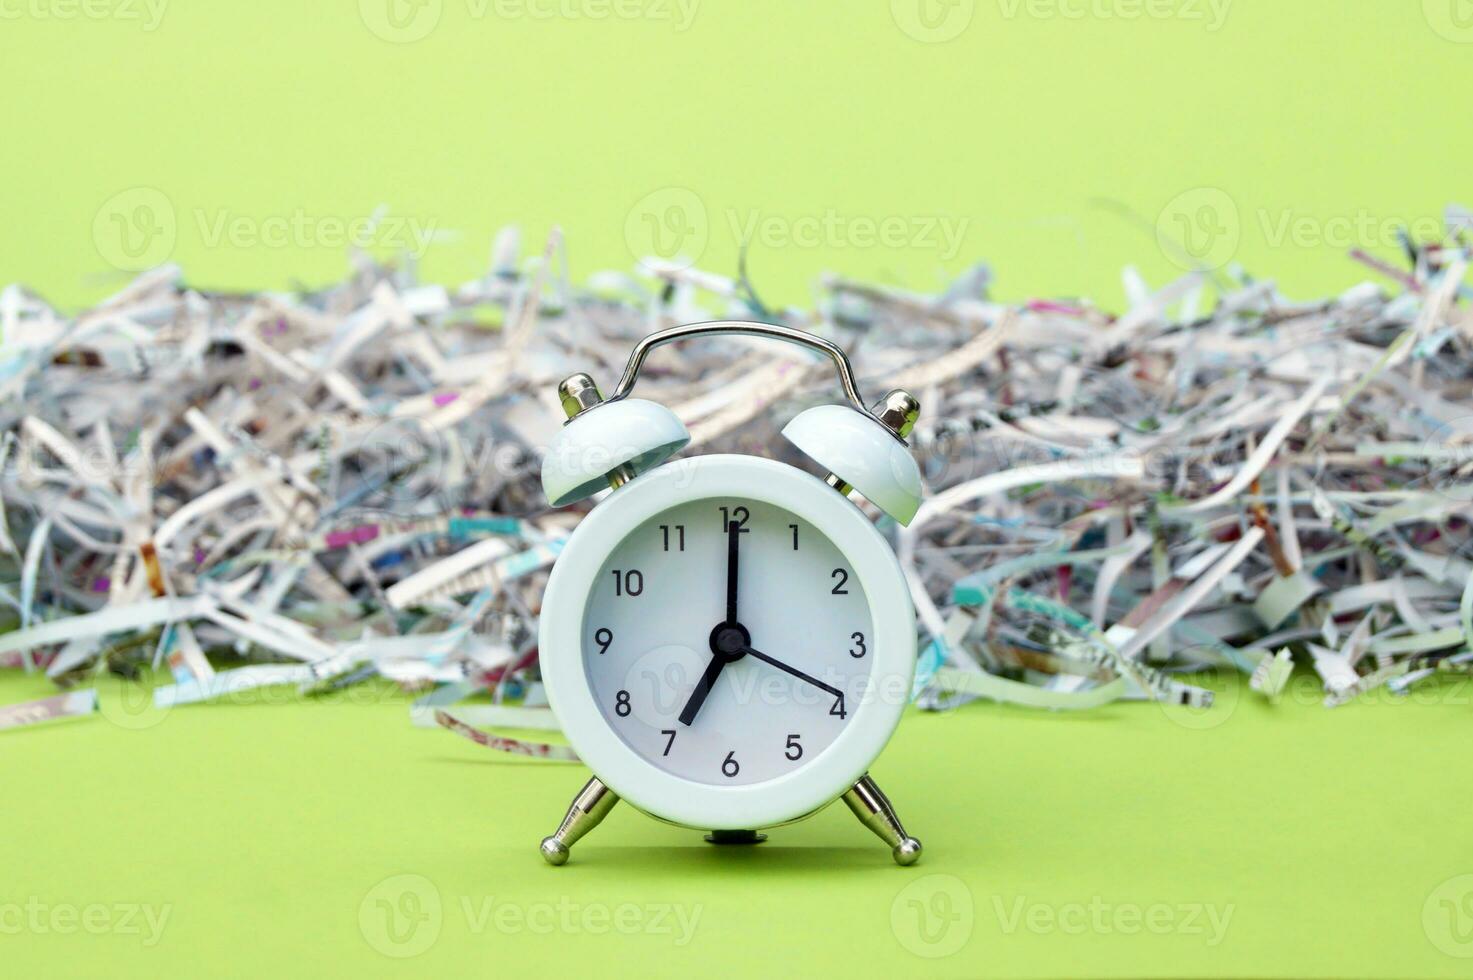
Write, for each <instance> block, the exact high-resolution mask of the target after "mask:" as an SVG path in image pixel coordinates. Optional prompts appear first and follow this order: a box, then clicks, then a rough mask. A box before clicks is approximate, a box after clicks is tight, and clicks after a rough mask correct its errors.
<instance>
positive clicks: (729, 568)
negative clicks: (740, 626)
mask: <svg viewBox="0 0 1473 980" xmlns="http://www.w3.org/2000/svg"><path fill="white" fill-rule="evenodd" d="M741 539H742V529H741V528H740V527H738V526H737V522H736V521H730V522H728V523H727V525H726V621H727V622H728V623H735V622H736V621H737V550H738V549H737V546H738V544H740V542H741Z"/></svg>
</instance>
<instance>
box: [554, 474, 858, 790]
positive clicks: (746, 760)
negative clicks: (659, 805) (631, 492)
mask: <svg viewBox="0 0 1473 980" xmlns="http://www.w3.org/2000/svg"><path fill="white" fill-rule="evenodd" d="M845 506H848V505H847V504H845ZM732 527H735V528H737V530H736V532H735V534H733V533H732V532H731V530H730V529H731V528H732ZM733 542H734V543H735V546H736V556H735V558H736V566H737V576H736V579H735V587H736V588H735V593H736V594H735V603H736V608H735V609H734V610H732V609H730V608H729V606H728V603H729V600H730V597H729V596H728V579H729V574H728V573H729V568H730V564H731V561H732V554H731V552H732V545H733ZM840 544H841V543H839V542H835V541H832V540H830V539H829V538H828V537H826V536H825V535H824V534H823V533H821V532H820V531H819V530H818V529H817V528H815V527H814V526H813V525H812V524H811V523H809V522H808V521H806V520H804V519H803V518H801V517H799V516H797V515H796V514H793V513H791V512H789V511H788V510H786V509H784V508H782V507H779V506H776V505H774V504H771V503H766V502H763V501H759V500H755V499H750V498H741V497H729V498H728V497H710V498H705V499H700V500H696V501H692V502H689V503H683V504H678V505H676V506H673V507H670V508H668V509H666V510H663V511H661V512H659V513H657V514H655V515H654V516H653V517H650V518H648V519H647V520H645V521H644V522H643V523H642V524H640V525H638V526H637V527H635V529H634V530H633V531H632V532H630V533H628V534H627V535H625V536H624V537H623V539H622V540H621V541H619V543H618V544H616V545H615V547H614V548H613V549H612V550H611V551H610V552H609V554H608V557H607V559H606V560H605V561H604V563H603V566H602V569H601V570H600V572H599V573H598V575H597V576H596V577H595V579H594V581H593V583H592V587H591V589H590V592H589V594H588V599H587V603H586V605H585V607H584V615H583V623H582V628H581V634H582V637H581V647H582V662H583V669H584V671H585V672H586V676H587V680H588V686H589V690H590V691H591V693H592V695H593V699H594V702H595V704H596V705H597V706H598V709H599V711H600V712H602V714H603V716H604V719H605V722H606V723H607V725H608V727H609V728H610V729H611V730H612V731H614V732H615V733H616V734H617V735H618V737H619V738H620V739H622V740H623V742H624V743H625V744H626V745H627V746H628V747H629V748H630V749H632V750H633V751H634V752H635V753H636V754H637V755H638V756H640V757H641V758H643V759H644V760H646V761H647V762H648V763H649V764H651V765H652V766H654V767H656V768H658V769H660V770H662V771H664V772H667V773H669V774H671V775H674V776H677V777H679V778H681V779H685V780H690V781H694V782H699V783H707V784H711V785H714V786H740V785H747V784H753V783H761V782H765V781H767V780H771V779H775V778H777V777H780V776H784V775H787V774H789V773H793V772H795V771H797V770H799V769H802V768H803V767H805V766H807V765H809V764H810V763H812V762H813V761H814V760H816V759H818V757H819V756H820V755H821V754H822V753H823V752H824V750H825V749H827V748H828V747H829V746H830V744H832V743H833V742H834V741H835V739H837V738H838V737H839V736H840V735H841V734H842V733H843V732H844V730H845V726H846V725H847V724H849V723H850V722H851V721H852V719H853V718H854V717H855V712H856V710H857V708H858V707H859V705H860V704H861V702H862V700H863V698H864V695H865V691H866V687H867V685H868V684H869V682H870V675H871V668H872V665H873V664H874V662H875V657H874V652H873V651H874V643H875V639H874V631H873V624H872V622H871V614H870V603H869V601H868V599H867V597H866V595H865V592H864V589H863V588H862V586H861V584H860V576H859V575H858V574H856V571H855V569H854V567H853V566H852V565H851V563H850V561H849V560H848V559H847V558H846V556H845V554H844V551H843V550H842V548H841V547H840ZM733 613H734V616H733ZM708 680H709V682H710V683H709V684H708V683H707V681H708Z"/></svg>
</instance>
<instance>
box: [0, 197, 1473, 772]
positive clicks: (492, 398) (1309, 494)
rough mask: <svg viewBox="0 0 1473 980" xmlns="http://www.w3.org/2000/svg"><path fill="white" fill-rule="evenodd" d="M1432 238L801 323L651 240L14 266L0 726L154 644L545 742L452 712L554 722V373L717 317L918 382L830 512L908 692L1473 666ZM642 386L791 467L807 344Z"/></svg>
mask: <svg viewBox="0 0 1473 980" xmlns="http://www.w3.org/2000/svg"><path fill="white" fill-rule="evenodd" d="M1447 220H1448V228H1447V234H1446V236H1445V237H1444V238H1443V239H1442V240H1441V241H1436V242H1414V241H1410V240H1407V241H1406V242H1405V257H1404V261H1403V262H1400V263H1388V262H1386V261H1384V260H1380V259H1375V258H1372V257H1370V256H1366V255H1363V254H1359V253H1357V254H1355V255H1353V256H1352V257H1351V258H1352V260H1354V261H1355V262H1359V263H1360V265H1359V266H1357V265H1354V264H1351V263H1350V262H1348V263H1347V268H1348V269H1358V270H1359V271H1360V273H1361V274H1362V275H1367V276H1370V277H1371V278H1370V280H1369V281H1364V282H1361V283H1360V284H1358V285H1355V286H1353V287H1352V288H1350V289H1348V290H1346V291H1345V292H1344V293H1342V294H1341V295H1339V296H1336V297H1333V298H1330V299H1324V300H1320V301H1316V302H1307V303H1306V302H1297V301H1293V300H1290V299H1287V298H1285V297H1284V296H1283V295H1281V294H1280V293H1279V291H1278V290H1277V289H1276V287H1275V285H1274V283H1272V282H1269V281H1258V280H1255V279H1253V278H1251V277H1250V276H1248V275H1247V274H1246V273H1244V272H1243V271H1242V270H1239V269H1236V268H1233V269H1229V270H1225V271H1221V272H1216V273H1213V272H1207V271H1201V272H1193V273H1188V274H1186V275H1183V276H1182V277H1181V278H1180V279H1178V280H1176V281H1174V282H1171V283H1169V284H1167V285H1165V286H1163V287H1161V288H1160V289H1157V290H1154V291H1153V290H1151V289H1150V288H1148V287H1147V286H1146V285H1145V284H1144V282H1143V281H1142V280H1141V278H1140V277H1139V276H1138V275H1137V274H1136V273H1134V272H1133V271H1131V270H1127V272H1126V276H1125V284H1126V292H1127V296H1128V302H1127V304H1126V305H1127V308H1126V309H1125V310H1124V311H1123V312H1120V313H1118V314H1113V313H1110V312H1107V311H1105V310H1102V309H1100V308H1099V307H1097V306H1095V305H1094V304H1093V303H1090V302H1088V301H1080V300H1068V301H1047V302H1045V301H1037V302H1032V303H1027V304H1022V305H1019V304H1004V303H1000V302H997V301H994V300H992V299H990V298H989V295H988V290H989V286H990V280H991V277H990V274H989V272H988V269H987V268H986V267H985V266H977V267H975V268H973V269H971V270H970V271H968V272H967V273H966V274H965V275H963V276H961V277H960V278H958V279H957V280H956V281H954V282H953V283H951V284H950V285H949V286H948V287H947V288H945V289H943V290H941V291H940V292H938V293H936V294H923V293H917V292H908V291H903V290H898V289H892V288H887V287H881V286H874V285H866V284H862V283H857V282H851V281H847V280H844V279H840V278H834V277H830V278H828V279H826V280H825V281H824V282H823V283H822V285H821V288H820V289H819V301H818V303H817V304H816V309H814V310H811V311H809V310H798V309H787V308H781V309H779V308H769V307H768V306H766V305H765V304H764V303H763V302H762V300H761V298H760V297H759V295H758V292H757V290H756V289H754V288H753V286H752V284H751V283H750V282H749V281H748V280H747V279H746V277H745V276H741V277H739V278H736V279H731V278H727V277H724V276H721V275H716V274H712V273H708V272H704V271H700V270H697V269H695V268H691V267H688V266H685V265H682V264H681V263H672V262H656V261H653V260H651V261H649V262H647V263H645V264H644V265H643V266H641V268H640V270H639V271H638V272H637V273H632V274H621V273H606V274H600V275H596V276H594V277H592V278H591V279H589V280H588V281H587V282H586V284H584V285H581V286H579V285H575V284H574V283H573V282H572V281H570V279H569V277H568V275H567V273H566V261H565V257H564V253H563V246H562V242H561V238H560V236H559V235H558V234H557V233H554V234H553V235H552V237H551V239H550V240H549V241H548V242H547V244H546V247H545V248H544V249H542V250H540V251H535V252H533V253H532V254H527V255H524V254H523V253H522V250H521V245H520V239H519V235H518V233H517V232H516V231H515V230H514V229H508V230H506V231H503V232H502V233H501V235H500V236H498V238H497V240H496V243H495V245H494V247H493V251H492V258H491V262H490V268H489V271H488V272H487V273H486V274H485V276H483V277H482V278H480V279H477V280H475V281H473V282H470V283H467V284H465V285H464V286H462V287H461V288H459V289H458V290H454V291H449V290H446V289H445V288H442V287H440V286H434V285H422V284H420V283H418V282H417V281H416V277H415V273H414V270H413V266H412V263H406V264H401V265H384V264H379V263H377V262H375V261H373V260H371V259H369V258H368V257H366V256H355V257H354V260H353V270H352V275H351V278H349V279H348V281H346V282H344V283H341V284H339V285H336V286H333V287H331V288H328V289H324V290H321V291H313V292H306V291H304V292H292V293H259V294H249V295H244V294H232V293H212V292H207V291H203V290H198V289H193V288H190V287H189V286H188V285H187V284H186V283H185V282H184V281H183V279H182V278H181V274H180V272H179V270H178V269H176V268H173V267H166V268H160V269H157V270H155V271H153V272H150V273H147V274H144V275H142V276H140V277H139V278H138V279H136V280H135V281H134V282H132V283H131V284H130V285H128V286H127V287H126V288H124V289H123V290H122V291H121V292H119V293H118V294H116V295H115V296H113V297H112V298H110V299H108V300H107V301H105V302H103V303H101V304H100V305H98V306H97V307H96V308H94V309H91V310H88V311H87V312H85V313H82V314H80V315H77V316H64V315H62V314H59V313H58V312H57V311H56V310H54V309H53V308H52V307H50V306H49V305H48V304H47V303H46V302H44V301H43V300H42V299H40V298H39V297H37V296H35V295H34V294H32V293H30V292H28V291H27V290H26V289H24V288H21V287H18V286H10V287H8V288H6V289H5V290H4V291H3V293H0V390H3V398H0V406H3V408H0V428H3V431H4V439H3V444H0V495H3V500H4V507H3V521H0V600H3V602H0V605H3V611H0V616H3V617H4V618H5V621H3V622H0V667H6V668H14V669H23V670H26V671H44V672H45V674H46V675H47V676H48V677H50V678H52V679H53V680H54V681H55V683H56V684H57V685H58V686H59V688H60V689H61V690H62V692H63V693H61V694H59V695H57V696H55V697H51V698H46V699H43V700H41V701H35V702H31V703H28V704H22V705H12V706H9V707H7V708H0V728H5V727H15V726H19V725H25V724H31V723H35V722H40V721H45V720H48V719H50V718H55V717H62V716H66V715H72V714H85V713H88V712H90V711H92V710H94V708H95V707H96V694H95V689H94V685H95V684H96V682H97V679H98V677H99V676H100V675H101V674H103V673H108V672H110V673H112V674H117V675H121V676H123V677H135V676H138V675H140V673H147V672H149V671H148V668H150V667H153V668H158V671H159V674H160V675H162V676H161V677H160V679H161V680H164V681H167V680H169V678H168V677H167V675H165V674H164V673H163V672H164V670H165V668H166V669H167V671H168V672H169V673H171V674H172V682H168V683H161V684H158V685H157V686H155V687H154V688H153V690H152V697H153V703H154V705H155V706H157V707H168V706H173V705H182V704H187V703H191V702H202V701H207V700H211V699H219V698H222V697H224V696H227V695H230V694H231V693H232V692H238V691H242V690H246V689H249V688H255V687H262V686H276V685H297V686H299V687H300V688H301V689H302V690H303V691H305V692H308V693H320V692H327V691H335V690H340V689H343V688H345V687H347V686H349V685H358V684H363V683H371V684H379V685H382V684H384V683H385V681H387V682H391V683H392V684H395V685H398V686H400V687H402V688H404V689H406V690H408V691H412V692H415V694H416V695H418V696H419V700H418V701H416V702H415V704H414V708H413V715H414V717H415V719H416V721H417V723H420V724H431V725H433V724H434V723H435V722H436V721H439V723H441V724H443V725H445V726H446V727H449V728H452V729H453V730H456V731H458V732H460V733H461V734H464V735H467V736H468V737H471V738H474V739H475V740H477V741H479V742H481V743H482V744H487V745H490V746H492V747H494V748H498V749H502V750H505V751H512V752H520V753H525V754H531V755H539V756H544V757H550V758H569V757H570V753H569V750H568V749H567V748H565V747H563V746H560V745H558V744H555V740H553V741H551V742H542V741H537V740H535V739H527V738H526V737H524V736H523V737H512V736H510V735H492V734H488V733H487V732H486V731H485V730H484V729H486V728H497V727H503V728H505V727H514V728H517V729H539V728H541V729H547V730H553V729H555V728H556V723H555V720H554V719H552V717H551V713H550V712H549V711H547V710H546V701H545V699H544V697H543V693H542V689H541V685H540V684H539V683H538V664H537V654H538V651H537V647H536V637H537V616H538V611H539V607H540V602H541V593H542V588H543V585H544V583H545V582H546V580H547V574H548V570H549V568H550V567H551V565H552V563H553V561H554V560H555V559H556V557H557V555H558V552H559V550H560V548H561V547H562V545H563V543H564V542H565V541H566V540H567V537H568V535H569V533H570V532H571V531H572V530H573V529H574V527H575V526H576V525H577V523H578V521H579V519H580V518H581V517H582V516H583V515H584V514H585V513H587V512H588V509H589V507H590V506H593V505H592V504H589V503H585V504H583V505H579V506H575V507H568V508H563V509H560V510H553V509H550V508H549V507H548V506H547V503H546V501H545V500H544V498H543V497H542V493H541V489H540V486H539V480H538V476H539V454H540V452H541V451H542V450H543V447H545V446H546V445H547V444H548V443H549V441H550V439H551V437H552V435H553V433H554V432H555V431H556V429H557V427H558V426H559V425H560V424H561V422H562V420H563V418H564V416H563V413H562V410H561V408H560V406H559V404H558V401H557V398H556V394H555V386H556V384H557V382H558V381H559V380H560V379H561V378H562V377H564V376H566V375H568V374H570V373H572V372H574V371H588V372H589V373H591V374H592V375H593V376H594V377H595V378H596V379H598V380H599V381H601V382H602V383H604V384H605V385H609V384H611V383H612V381H613V380H614V379H616V378H617V377H618V375H619V373H620V371H621V369H622V367H623V365H624V362H625V359H626V358H627V356H628V354H629V351H630V348H631V346H632V345H633V344H634V342H635V341H636V340H637V339H638V338H640V337H641V336H643V335H645V334H647V333H649V332H651V331H653V330H656V329H660V328H663V327H666V326H669V325H671V324H674V323H682V322H691V321H698V320H706V319H714V318H734V319H754V320H764V321H769V322H781V323H785V324H788V325H791V326H795V327H800V328H803V329H806V330H810V331H813V332H815V333H818V334H820V335H822V336H824V337H826V338H828V339H830V340H832V341H834V342H835V343H837V344H839V345H840V346H841V347H843V348H845V349H846V350H847V351H848V352H849V354H850V356H851V358H852V360H853V361H854V364H855V367H856V370H857V372H858V376H859V378H860V380H861V386H862V388H863V389H864V391H865V394H866V395H867V396H875V395H878V394H880V393H882V392H883V391H884V390H886V389H888V388H890V387H904V388H907V389H909V390H911V391H913V392H914V393H915V394H916V395H917V396H918V397H919V398H920V400H921V402H922V405H923V406H924V408H923V416H922V421H921V424H920V425H919V426H918V428H917V429H916V432H915V434H914V435H913V436H912V438H911V443H912V447H913V450H914V452H915V454H916V457H917V460H918V462H919V464H920V467H921V472H922V476H923V480H924V481H925V484H926V500H925V503H924V504H923V506H922V508H921V511H920V513H919V514H918V515H917V517H916V519H915V520H914V522H913V523H912V524H911V525H910V526H909V527H907V528H900V527H897V526H895V525H894V524H893V522H889V521H888V520H886V519H884V518H881V517H879V515H878V513H877V512H876V511H874V510H873V509H872V508H868V505H863V506H866V508H867V509H868V510H869V512H870V513H871V514H872V516H875V517H876V519H877V520H879V522H880V526H881V528H882V529H883V530H884V532H885V533H886V534H887V535H889V536H890V537H891V540H892V541H893V543H894V546H895V549H896V552H897V554H898V555H899V558H900V562H901V565H902V567H903V569H904V570H905V573H906V575H907V577H908V579H909V581H910V584H911V588H912V592H913V597H914V600H915V604H916V608H917V611H918V613H919V629H920V633H919V636H918V646H919V649H920V651H921V657H920V664H919V668H918V672H917V679H916V687H915V692H914V693H915V697H916V699H917V700H918V701H919V703H920V704H921V705H922V706H923V707H928V708H944V707H952V706H955V705H957V704H960V703H963V702H966V701H970V700H975V699H977V698H986V699H991V700H995V701H1007V702H1012V703H1017V704H1022V705H1028V706H1033V707H1041V708H1055V709H1058V708H1087V707H1092V706H1096V705H1101V704H1105V703H1108V702H1110V701H1113V700H1116V699H1121V698H1125V699H1150V700H1160V701H1165V702H1168V703H1171V704H1176V705H1183V706H1187V708H1189V709H1190V710H1197V709H1200V710H1203V711H1212V710H1221V705H1219V707H1218V708H1217V709H1213V708H1212V707H1211V704H1212V695H1213V690H1212V687H1213V684H1212V682H1210V681H1206V680H1204V679H1203V675H1204V674H1212V673H1215V674H1217V679H1218V681H1221V679H1222V678H1223V677H1224V676H1226V677H1228V678H1229V679H1230V680H1231V679H1236V680H1233V682H1234V683H1238V682H1241V683H1242V684H1243V685H1244V686H1245V688H1251V690H1252V691H1254V692H1258V693H1257V694H1256V695H1252V696H1259V697H1263V698H1266V699H1268V700H1277V699H1279V698H1280V697H1282V696H1283V695H1284V692H1285V690H1286V686H1287V685H1289V683H1290V681H1291V675H1292V674H1293V671H1294V668H1295V665H1296V664H1297V665H1298V667H1299V676H1300V677H1301V678H1304V677H1310V678H1314V684H1315V688H1314V691H1315V695H1314V696H1315V697H1316V698H1317V699H1322V700H1323V702H1324V703H1325V704H1326V705H1329V706H1334V705H1338V704H1342V703H1345V702H1346V701H1349V700H1351V699H1354V698H1356V697H1357V696H1359V695H1362V694H1364V693H1365V692H1368V691H1372V690H1377V689H1381V690H1382V691H1383V693H1387V694H1390V695H1396V694H1403V693H1406V692H1408V691H1409V689H1411V688H1412V687H1413V686H1414V685H1418V684H1429V685H1436V684H1438V683H1439V682H1440V681H1439V675H1443V676H1445V675H1447V674H1449V673H1467V672H1470V671H1473V585H1470V584H1469V582H1470V578H1469V572H1470V568H1473V540H1470V519H1473V503H1470V501H1473V476H1470V471H1473V397H1470V396H1473V313H1470V309H1473V303H1470V300H1473V292H1470V290H1469V289H1467V288H1466V287H1464V286H1463V285H1462V282H1463V278H1464V273H1465V271H1466V269H1467V263H1468V260H1469V255H1470V248H1469V242H1468V239H1467V237H1466V235H1467V230H1468V226H1469V217H1468V215H1467V213H1466V212H1464V211H1461V210H1459V209H1451V210H1449V212H1448V216H1447ZM640 394H641V396H643V397H648V398H651V399H655V400H658V401H661V402H663V403H665V404H667V405H669V406H671V407H672V408H673V409H674V410H675V412H676V413H677V414H678V415H679V416H680V418H681V419H683V420H684V421H685V422H686V424H687V425H688V427H689V428H690V431H691V434H692V437H693V438H692V441H691V445H690V447H689V448H688V450H686V452H687V453H689V454H700V453H710V452H718V451H731V452H742V453H752V454H759V455H765V456H773V457H775V458H780V459H784V460H786V461H788V462H791V463H794V464H795V465H804V463H803V461H802V460H801V459H800V458H798V457H797V456H796V454H795V453H794V452H793V451H792V450H791V447H789V446H788V445H787V443H786V442H785V441H784V440H782V439H781V438H780V437H779V436H778V430H779V429H780V428H781V426H782V424H783V423H784V422H785V421H786V420H788V419H790V418H791V417H792V416H793V415H794V414H796V413H797V412H798V411H800V410H801V409H803V408H805V407H808V406H810V405H814V404H819V403H823V402H829V401H834V400H836V399H837V390H836V386H835V381H834V377H833V372H832V367H831V365H829V364H827V363H826V362H819V361H818V360H816V359H814V358H812V357H811V356H810V355H809V354H808V353H807V352H805V351H803V350H802V349H800V348H794V347H790V346H786V345H781V344H772V343H770V342H764V341H757V340H751V339H740V338H719V339H710V340H705V341H700V342H696V343H690V344H686V345H684V346H678V347H674V348H666V349H662V350H661V351H659V352H658V353H657V354H655V355H654V356H653V357H652V358H651V360H650V363H649V365H648V367H647V369H646V371H645V372H644V380H643V381H642V382H641V385H640ZM1311 670H1312V671H1313V672H1314V673H1313V674H1310V673H1309V671H1311ZM1315 675H1317V678H1316V677H1315ZM1217 686H1218V687H1219V689H1220V684H1218V685H1217ZM468 699H471V700H473V701H476V702H479V703H473V704H470V705H460V706H459V707H455V706H456V705H457V704H459V703H460V702H463V701H466V700H468Z"/></svg>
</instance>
